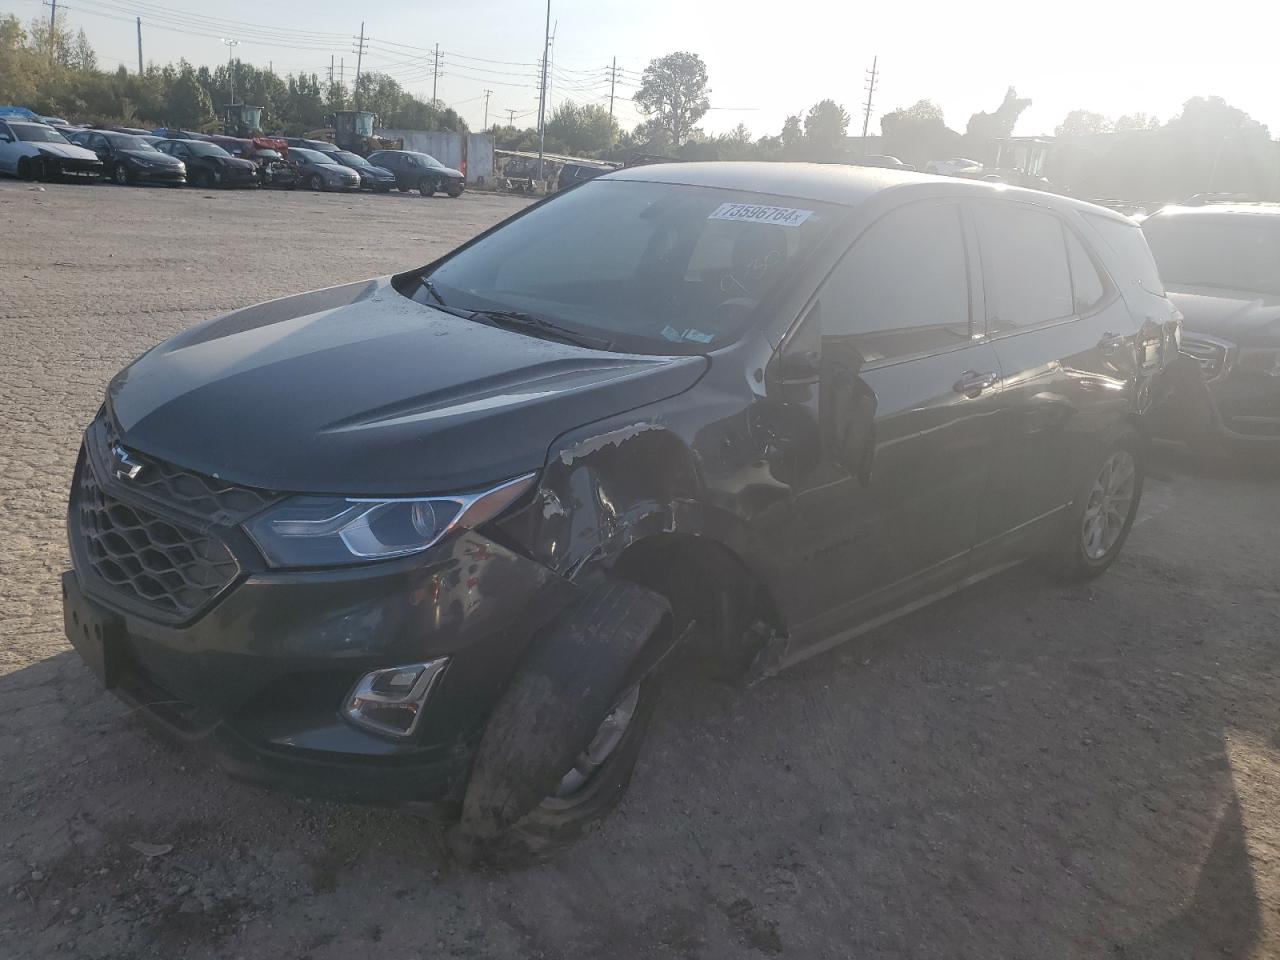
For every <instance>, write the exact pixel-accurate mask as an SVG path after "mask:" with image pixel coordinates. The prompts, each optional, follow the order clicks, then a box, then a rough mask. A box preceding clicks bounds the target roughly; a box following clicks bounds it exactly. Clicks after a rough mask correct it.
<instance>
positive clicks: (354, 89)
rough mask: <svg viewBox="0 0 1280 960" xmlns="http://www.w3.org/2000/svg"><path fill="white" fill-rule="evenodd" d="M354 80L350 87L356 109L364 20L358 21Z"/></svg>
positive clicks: (358, 104)
mask: <svg viewBox="0 0 1280 960" xmlns="http://www.w3.org/2000/svg"><path fill="white" fill-rule="evenodd" d="M355 52H356V82H355V86H354V87H352V91H353V98H352V99H353V104H352V106H354V107H355V108H356V109H357V110H359V109H360V66H361V64H362V63H363V62H364V21H363V20H361V21H360V40H359V41H358V45H357V46H356V51H355Z"/></svg>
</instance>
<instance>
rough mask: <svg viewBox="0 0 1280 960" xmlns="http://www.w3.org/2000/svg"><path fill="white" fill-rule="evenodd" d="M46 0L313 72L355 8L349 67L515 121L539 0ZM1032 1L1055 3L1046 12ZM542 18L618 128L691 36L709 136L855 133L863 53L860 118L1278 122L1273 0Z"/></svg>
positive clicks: (639, 12)
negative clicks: (361, 42) (825, 110)
mask: <svg viewBox="0 0 1280 960" xmlns="http://www.w3.org/2000/svg"><path fill="white" fill-rule="evenodd" d="M59 6H60V7H65V9H66V10H67V12H68V15H69V16H70V18H71V22H72V25H73V26H76V27H83V28H84V29H85V32H86V33H87V34H88V36H89V38H90V40H91V42H92V43H93V45H94V47H95V48H96V49H97V51H98V54H99V57H100V60H101V62H102V65H103V66H106V67H114V66H116V65H117V64H118V63H125V64H126V65H128V66H129V67H130V68H131V69H136V63H137V52H136V39H135V31H134V17H135V16H137V15H141V16H142V21H143V52H144V54H145V56H146V59H147V60H149V61H151V60H154V61H157V62H165V61H168V60H176V59H178V58H179V57H186V58H187V59H188V60H190V61H192V62H193V63H196V64H210V65H212V64H216V63H217V62H220V61H223V60H225V59H226V52H227V48H226V47H225V46H223V44H222V43H221V42H220V40H219V38H220V37H224V36H226V37H236V38H238V39H240V41H241V42H240V46H239V47H237V48H236V52H237V54H238V55H239V56H240V57H241V59H243V60H244V61H245V62H251V63H254V64H258V65H261V66H266V65H267V64H268V62H271V63H272V64H273V66H274V68H275V69H276V71H277V72H280V73H285V72H289V71H297V70H307V71H316V72H318V73H320V74H321V75H324V74H325V73H327V71H328V66H329V57H330V55H331V54H332V55H333V56H334V57H335V58H342V59H345V61H346V68H347V76H348V78H350V77H351V76H352V74H353V72H354V68H355V59H356V58H355V54H354V52H353V51H354V47H355V41H354V39H353V38H354V35H355V34H357V33H358V32H359V30H360V18H361V17H364V18H365V29H366V33H367V35H368V36H369V37H371V38H372V39H371V40H370V43H369V48H368V52H367V53H366V55H365V67H366V69H374V70H382V71H384V72H387V73H390V74H391V75H392V76H395V77H396V78H397V79H399V80H400V81H401V82H402V83H403V84H404V85H405V86H406V87H407V88H409V89H410V90H412V91H414V92H415V93H417V94H419V95H421V96H427V97H429V96H430V94H431V67H430V64H431V61H430V54H429V52H428V51H429V49H430V48H432V47H433V46H434V45H435V44H436V43H439V44H440V49H441V60H442V66H441V76H440V80H439V96H440V98H441V99H442V100H444V101H445V102H447V103H449V104H450V105H453V106H455V107H456V109H458V110H459V112H461V113H462V114H463V115H464V116H465V117H466V118H467V120H468V122H469V123H470V124H471V125H472V126H473V127H479V126H480V125H481V123H482V122H483V115H484V97H483V91H484V90H485V88H489V89H491V90H492V91H493V93H492V97H491V100H490V121H491V122H492V121H493V120H494V119H495V118H497V117H501V118H504V119H505V118H506V117H507V113H506V111H507V110H508V109H513V110H515V111H516V114H517V122H522V123H526V124H531V123H533V122H534V119H535V116H534V114H535V112H536V109H537V92H536V88H535V81H534V76H535V72H536V71H535V67H534V63H535V62H536V61H537V59H538V58H539V57H540V56H541V54H542V46H541V44H542V26H543V18H544V16H545V9H546V8H545V5H544V3H543V2H539V0H490V2H488V3H476V2H474V0H470V2H463V0H423V2H418V3H413V2H408V0H378V2H376V3H371V4H362V3H350V2H338V0H308V2H306V3H296V2H279V3H273V4H266V3H262V2H250V0H219V2H216V3H215V2H207V0H206V2H198V0H145V2H144V0H66V2H65V3H62V2H60V3H59ZM1047 9H1053V10H1055V11H1057V12H1056V13H1055V14H1054V15H1052V16H1048V15H1045V13H1044V11H1045V10H1047ZM9 12H12V13H16V14H17V15H18V16H19V17H20V18H21V19H22V20H23V21H24V22H25V21H28V20H30V19H31V18H32V17H35V16H39V15H43V16H48V12H49V11H48V6H47V5H45V4H42V3H41V0H0V13H9ZM551 16H552V21H553V24H555V25H556V42H555V48H554V53H553V57H552V60H553V63H554V65H555V68H556V70H555V77H554V78H553V84H552V103H553V105H554V104H555V103H559V102H560V101H561V100H564V99H568V98H571V97H572V98H574V99H577V100H579V101H582V100H594V102H602V103H607V102H608V94H609V84H608V74H607V70H606V68H607V67H608V65H609V63H610V62H611V60H612V58H613V57H614V56H617V58H618V66H619V68H620V69H622V70H626V71H628V72H627V73H626V74H624V75H623V79H622V80H621V81H620V83H619V86H618V90H617V113H618V116H619V119H620V120H621V121H622V122H623V123H624V124H625V125H627V126H630V125H632V124H634V123H635V122H636V121H637V120H638V119H639V118H638V116H637V114H636V112H635V108H634V106H633V105H632V103H631V100H630V97H631V94H632V93H633V92H634V90H635V84H636V78H638V75H639V72H640V71H641V70H643V69H644V66H645V64H646V63H647V62H648V61H649V59H650V58H652V57H655V56H660V55H662V54H665V53H669V52H671V51H673V50H691V51H694V52H696V53H698V54H700V55H701V56H702V58H703V59H704V60H705V61H706V62H707V67H708V71H709V73H710V77H711V91H712V92H711V102H712V106H713V108H715V109H713V111H712V112H711V113H710V114H708V115H707V117H706V119H705V120H704V121H703V124H702V125H703V127H704V128H705V129H707V130H708V131H710V132H712V133H718V132H722V131H725V130H728V129H730V128H731V127H733V126H734V125H735V124H737V123H739V122H741V123H745V124H746V125H747V127H748V128H750V129H751V131H752V133H753V134H755V135H756V136H760V135H762V134H766V133H777V132H778V130H779V129H780V127H781V125H782V121H783V119H784V117H785V116H786V115H787V114H788V113H796V112H802V111H803V110H805V109H807V108H808V107H809V106H810V105H811V104H813V103H814V102H816V101H818V100H820V99H823V98H824V97H831V98H833V99H834V100H836V101H837V102H839V103H841V104H843V105H844V106H845V108H846V109H847V110H848V111H849V113H850V114H853V115H854V117H855V119H854V122H853V124H851V126H850V132H860V128H861V119H862V107H861V103H862V101H863V99H864V98H865V91H864V79H865V70H866V69H867V68H868V67H870V65H871V59H872V57H873V56H876V55H878V56H879V65H880V69H881V81H880V85H879V87H878V88H877V91H876V96H875V102H874V106H873V110H872V120H871V130H872V132H879V123H878V118H879V115H880V113H882V112H886V111H889V110H892V109H894V108H895V107H899V106H904V105H908V104H911V103H914V102H915V101H916V100H919V99H922V98H929V99H933V100H935V101H937V102H938V103H939V104H940V105H941V106H942V108H943V110H944V112H945V114H946V119H947V123H948V125H949V126H951V127H952V128H953V129H958V130H960V131H962V132H963V130H964V126H965V123H966V122H967V120H968V118H969V115H970V114H971V113H973V112H974V111H976V110H984V109H985V110H991V109H994V108H995V106H996V104H997V103H999V101H1000V98H1001V97H1002V96H1003V94H1004V90H1005V88H1006V87H1007V86H1009V85H1010V84H1012V85H1014V86H1016V87H1017V88H1018V93H1019V94H1020V95H1021V96H1024V97H1030V98H1031V99H1032V101H1033V103H1032V106H1031V107H1030V108H1029V109H1028V110H1027V111H1026V112H1025V113H1024V114H1023V115H1022V119H1021V121H1020V123H1019V125H1018V129H1017V131H1016V132H1017V133H1019V134H1036V133H1052V132H1053V128H1054V127H1055V126H1056V125H1057V124H1058V123H1059V122H1061V120H1062V118H1063V116H1064V115H1065V114H1066V113H1067V111H1068V110H1071V109H1073V108H1076V107H1084V108H1087V109H1091V110H1096V111H1099V112H1101V113H1105V114H1108V115H1111V116H1115V115H1119V114H1122V113H1132V112H1136V111H1143V112H1146V113H1154V114H1156V115H1157V116H1159V117H1160V118H1161V119H1162V120H1163V119H1167V118H1168V117H1169V116H1170V115H1171V114H1173V113H1175V112H1177V110H1178V108H1179V107H1180V105H1181V103H1182V102H1183V101H1184V100H1186V99H1187V98H1188V97H1192V96H1195V95H1211V94H1217V95H1220V96H1223V97H1225V98H1226V99H1227V100H1228V101H1229V102H1231V103H1233V104H1235V105H1237V106H1239V107H1241V108H1243V109H1244V110H1246V111H1247V112H1249V113H1250V114H1251V115H1253V116H1254V117H1255V118H1256V119H1258V120H1260V121H1262V122H1263V123H1266V124H1267V125H1268V126H1269V127H1270V128H1271V130H1272V133H1273V135H1275V134H1277V133H1280V68H1278V66H1277V61H1276V54H1275V51H1276V46H1275V38H1276V37H1277V36H1280V4H1276V3H1264V2H1261V0H1252V2H1244V0H1219V2H1216V3H1213V4H1208V3H1186V2H1179V0H1166V2H1164V3H1162V4H1159V5H1157V4H1155V3H1151V2H1145V3H1135V2H1127V3H1126V2H1125V0H1119V2H1116V0H1109V2H1101V0H1076V2H1074V3H1071V4H1052V5H1049V4H1042V5H1037V4H1034V3H1027V2H1025V0H1024V2H1020V3H1016V4H1015V3H1012V2H1008V0H987V2H986V3H983V4H979V5H976V6H975V5H974V4H964V3H957V2H955V0H946V2H944V0H917V2H915V3H910V4H853V3H848V2H844V3H832V4H818V3H804V2H800V3H794V2H793V3H779V2H778V0H733V2H719V0H702V2H698V0H680V2H676V0H643V2H639V3H637V2H634V0H629V2H626V3H618V2H610V0H590V2H585V0H553V4H552V14H551ZM165 27H169V28H170V29H164V28H165ZM198 34H204V36H201V35H198ZM423 58H425V59H423ZM521 114H524V116H523V117H521V116H520V115H521Z"/></svg>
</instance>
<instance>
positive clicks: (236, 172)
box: [155, 140, 258, 187]
mask: <svg viewBox="0 0 1280 960" xmlns="http://www.w3.org/2000/svg"><path fill="white" fill-rule="evenodd" d="M155 148H156V149H157V150H159V151H160V152H161V153H166V154H168V155H169V156H171V157H175V158H177V159H178V160H181V161H182V162H183V163H184V164H186V167H187V183H189V184H191V185H192V186H193V187H256V186H257V185H258V165H257V164H256V163H254V162H253V161H252V160H244V159H242V158H240V157H233V156H232V155H231V154H229V153H227V151H225V150H223V149H222V148H221V147H220V146H218V145H217V144H216V143H209V142H208V141H207V140H161V141H160V142H159V143H157V144H156V145H155Z"/></svg>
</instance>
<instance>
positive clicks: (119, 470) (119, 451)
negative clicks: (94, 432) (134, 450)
mask: <svg viewBox="0 0 1280 960" xmlns="http://www.w3.org/2000/svg"><path fill="white" fill-rule="evenodd" d="M141 472H142V464H141V463H140V462H139V461H137V460H134V459H133V458H132V457H131V456H129V451H128V450H126V449H125V448H124V447H112V448H111V473H112V474H113V475H114V476H115V478H116V479H117V480H137V479H138V474H140V473H141Z"/></svg>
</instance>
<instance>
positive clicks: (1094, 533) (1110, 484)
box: [1081, 450, 1137, 561]
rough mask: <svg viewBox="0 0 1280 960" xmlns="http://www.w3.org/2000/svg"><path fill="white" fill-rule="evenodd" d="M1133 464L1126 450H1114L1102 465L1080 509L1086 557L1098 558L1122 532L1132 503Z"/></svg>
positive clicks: (1134, 476) (1114, 543)
mask: <svg viewBox="0 0 1280 960" xmlns="http://www.w3.org/2000/svg"><path fill="white" fill-rule="evenodd" d="M1136 478H1137V465H1136V464H1135V463H1134V460H1133V454H1131V453H1129V451H1128V450H1117V451H1115V452H1114V453H1113V454H1111V456H1109V457H1108V458H1107V459H1106V461H1105V462H1104V463H1103V464H1102V469H1101V470H1099V471H1098V476H1097V478H1096V479H1095V480H1094V481H1093V488H1092V489H1091V490H1090V491H1089V502H1088V504H1087V505H1086V507H1085V511H1084V523H1083V525H1082V530H1081V538H1082V545H1083V547H1084V554H1085V556H1086V557H1088V558H1089V559H1090V560H1095V561H1097V560H1102V559H1103V558H1104V557H1106V556H1107V554H1108V553H1110V552H1111V549H1112V548H1113V547H1114V546H1115V545H1116V542H1117V541H1118V540H1119V539H1120V535H1121V534H1122V533H1123V532H1124V528H1125V524H1126V523H1128V521H1129V511H1130V508H1131V507H1132V505H1133V493H1134V485H1135V480H1136Z"/></svg>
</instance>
